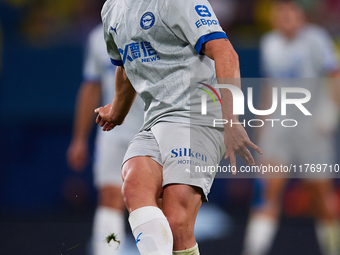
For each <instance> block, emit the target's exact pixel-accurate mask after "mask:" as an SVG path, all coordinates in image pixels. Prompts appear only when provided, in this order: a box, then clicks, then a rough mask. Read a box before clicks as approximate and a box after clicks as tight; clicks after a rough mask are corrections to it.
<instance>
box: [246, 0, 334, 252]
mask: <svg viewBox="0 0 340 255" xmlns="http://www.w3.org/2000/svg"><path fill="white" fill-rule="evenodd" d="M272 12H273V13H272V15H273V24H274V27H275V30H274V31H271V32H269V33H268V34H266V35H265V36H264V37H263V38H262V40H261V54H262V69H263V71H264V75H265V76H266V77H268V78H277V79H276V82H275V81H274V79H270V80H269V81H272V82H273V83H275V85H278V84H280V83H283V84H286V85H287V82H288V83H289V86H290V87H292V86H295V85H296V84H297V85H298V86H299V85H302V84H303V83H308V86H306V89H308V90H310V91H311V94H312V97H313V100H312V102H311V104H309V106H310V107H311V108H313V109H314V114H313V116H311V117H308V118H304V119H301V118H300V119H299V120H301V121H299V126H298V127H296V128H293V129H288V130H287V129H285V130H284V129H273V128H272V129H264V130H261V132H260V136H259V141H258V143H259V145H260V146H261V148H262V149H263V152H264V155H263V157H262V159H261V163H262V164H263V165H269V164H270V165H272V166H276V165H281V164H282V165H290V164H291V163H295V162H297V164H302V165H303V164H324V163H327V164H329V165H330V164H332V163H334V151H335V147H334V145H333V142H334V135H333V132H334V130H335V128H336V125H337V121H336V120H337V106H336V101H337V100H338V98H337V97H338V96H336V95H337V94H336V89H337V86H336V85H335V86H333V87H330V89H331V90H326V88H325V86H323V84H322V83H321V82H320V81H321V80H320V79H318V78H320V77H339V66H338V61H337V59H336V52H335V47H334V44H333V42H332V39H331V37H330V35H329V34H328V33H327V31H326V30H325V29H323V28H321V27H319V26H315V25H311V24H308V23H306V21H305V20H306V18H305V15H304V13H303V10H302V8H301V7H300V6H299V5H298V4H297V3H295V2H294V1H283V0H281V1H280V0H278V1H275V2H274V4H273V10H272ZM280 78H285V79H281V80H279V79H280ZM286 78H294V79H286ZM301 78H309V79H301ZM296 81H298V82H296ZM267 85H268V84H267ZM270 85H273V84H269V85H268V86H266V89H267V90H266V91H271V89H272V88H271V86H270ZM333 85H334V84H333ZM338 85H339V84H338ZM332 89H333V90H332ZM264 95H270V93H269V94H266V93H264ZM261 100H262V101H266V100H267V101H270V100H271V96H269V97H268V96H267V97H266V96H263V97H262V98H261ZM264 109H269V107H268V106H264ZM294 114H295V113H294ZM294 116H296V115H294ZM276 117H278V116H274V117H273V119H276ZM288 118H289V117H288ZM297 118H298V117H297ZM324 177H328V178H329V175H328V176H323V177H322V179H306V180H304V184H305V185H306V187H308V188H309V191H310V192H311V197H312V199H313V205H314V207H313V213H315V215H314V216H315V217H316V233H317V239H318V241H319V245H320V248H321V251H322V253H323V254H324V255H335V254H339V252H340V251H339V229H338V219H337V209H338V203H337V198H336V194H335V193H334V189H333V186H332V181H331V180H330V179H327V178H324ZM255 182H257V183H258V184H260V186H261V193H262V199H260V200H258V201H256V204H254V205H253V210H252V213H251V217H250V220H249V224H248V228H247V231H246V236H245V242H244V251H243V254H244V255H265V254H267V253H268V251H269V249H270V247H271V245H272V242H273V240H274V237H275V234H276V232H277V229H278V222H277V221H278V218H279V215H280V210H281V203H280V202H281V197H282V193H283V191H284V187H285V184H286V182H287V179H282V178H275V179H274V178H273V179H264V180H255Z"/></svg>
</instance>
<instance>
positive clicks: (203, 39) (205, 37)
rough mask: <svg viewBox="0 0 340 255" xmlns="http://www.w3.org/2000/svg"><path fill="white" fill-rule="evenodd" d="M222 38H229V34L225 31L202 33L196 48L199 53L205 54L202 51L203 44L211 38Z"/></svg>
mask: <svg viewBox="0 0 340 255" xmlns="http://www.w3.org/2000/svg"><path fill="white" fill-rule="evenodd" d="M221 38H227V39H228V37H227V35H226V34H225V33H223V32H215V33H211V34H206V35H202V36H201V37H200V39H198V41H197V43H196V45H195V50H196V51H197V53H198V54H201V55H203V53H202V52H201V49H202V45H203V44H204V43H206V42H208V41H211V40H215V39H221Z"/></svg>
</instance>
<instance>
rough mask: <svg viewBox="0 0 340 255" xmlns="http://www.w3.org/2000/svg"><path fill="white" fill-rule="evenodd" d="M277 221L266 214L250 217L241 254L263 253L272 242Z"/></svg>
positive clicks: (253, 254)
mask: <svg viewBox="0 0 340 255" xmlns="http://www.w3.org/2000/svg"><path fill="white" fill-rule="evenodd" d="M277 228H278V226H277V221H276V220H275V219H273V218H270V217H266V216H257V217H251V219H250V221H249V223H248V227H247V230H246V236H245V239H244V247H243V253H242V254H243V255H265V254H266V253H268V251H269V249H270V248H271V245H272V243H273V240H274V237H275V235H276V231H277Z"/></svg>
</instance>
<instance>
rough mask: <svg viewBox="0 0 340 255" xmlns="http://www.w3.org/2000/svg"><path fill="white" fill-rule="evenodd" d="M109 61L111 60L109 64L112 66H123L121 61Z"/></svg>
mask: <svg viewBox="0 0 340 255" xmlns="http://www.w3.org/2000/svg"><path fill="white" fill-rule="evenodd" d="M110 59H111V63H112V64H114V65H115V66H123V65H124V64H123V61H121V60H114V59H112V58H110Z"/></svg>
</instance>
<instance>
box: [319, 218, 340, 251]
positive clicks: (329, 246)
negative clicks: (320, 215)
mask: <svg viewBox="0 0 340 255" xmlns="http://www.w3.org/2000/svg"><path fill="white" fill-rule="evenodd" d="M315 230H316V237H317V239H318V243H319V246H320V250H321V253H322V254H323V255H339V252H340V249H339V238H340V235H339V223H338V221H334V222H322V221H318V222H316V224H315Z"/></svg>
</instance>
